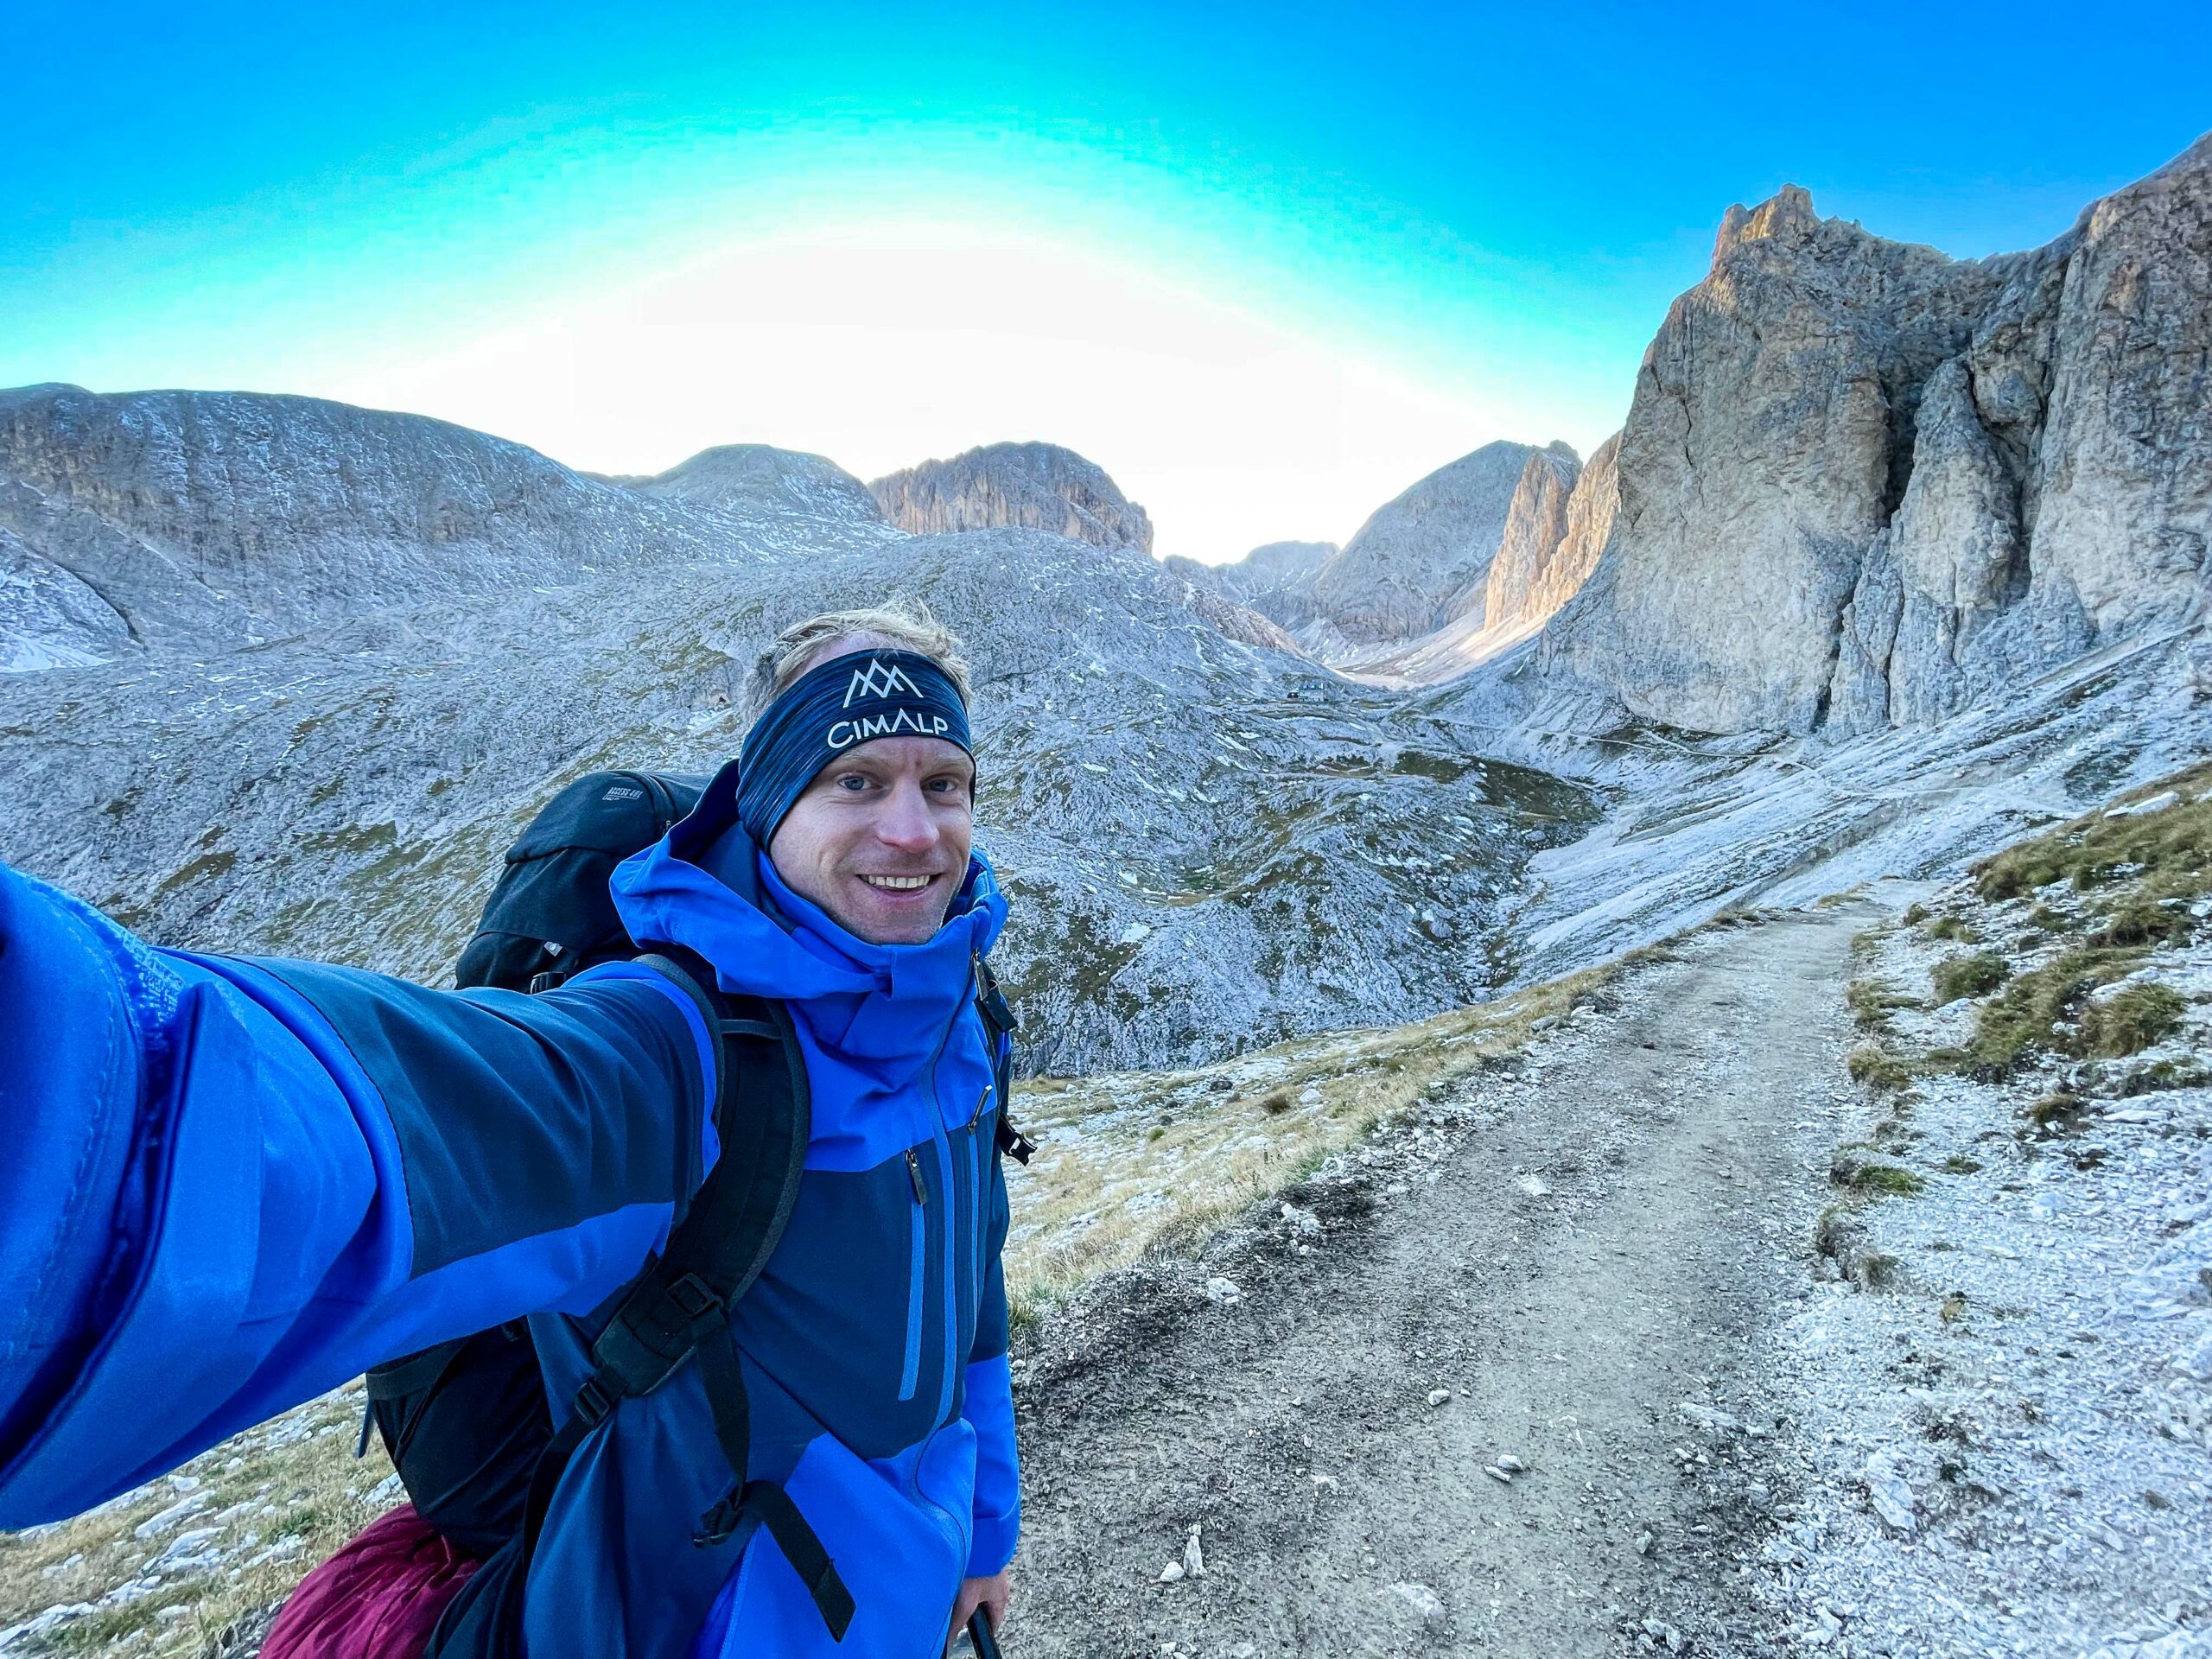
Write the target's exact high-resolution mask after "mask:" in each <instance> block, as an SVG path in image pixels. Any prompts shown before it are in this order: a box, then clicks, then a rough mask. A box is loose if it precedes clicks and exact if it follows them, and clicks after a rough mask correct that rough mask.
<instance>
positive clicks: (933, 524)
mask: <svg viewBox="0 0 2212 1659" xmlns="http://www.w3.org/2000/svg"><path fill="white" fill-rule="evenodd" d="M868 489H869V491H870V492H871V493H873V494H874V497H875V499H876V501H877V502H878V503H879V504H880V505H881V507H882V509H883V512H884V516H885V517H886V518H888V519H889V520H890V521H891V522H892V523H893V524H896V525H897V526H898V527H899V529H901V530H903V531H908V532H910V533H912V534H913V535H916V536H935V535H940V534H943V533H944V532H947V531H963V530H1001V529H1019V530H1043V531H1051V532H1052V534H1053V535H1055V536H1065V537H1070V538H1071V539H1073V540H1075V541H1078V542H1089V543H1090V544H1091V545H1092V546H1093V547H1126V548H1133V549H1135V550H1136V551H1138V552H1140V553H1144V554H1149V553H1150V552H1151V551H1152V520H1151V519H1150V518H1148V517H1147V516H1146V513H1145V510H1144V509H1143V508H1142V507H1141V506H1138V505H1136V504H1135V502H1133V501H1131V500H1130V499H1128V497H1126V496H1124V495H1123V494H1122V491H1121V486H1118V485H1117V484H1116V483H1115V482H1114V480H1112V479H1111V478H1109V477H1108V476H1107V475H1106V472H1105V469H1104V468H1103V467H1099V466H1097V465H1096V464H1095V463H1093V462H1091V461H1085V460H1084V458H1083V457H1082V456H1081V455H1078V454H1076V453H1075V451H1074V450H1072V449H1063V448H1060V447H1059V446H1058V444H1052V443H994V444H988V445H986V446H984V447H983V448H980V449H970V450H969V451H968V452H967V453H966V454H961V455H955V456H954V457H953V458H952V459H951V460H950V461H924V462H922V464H921V465H920V466H918V467H907V468H906V470H905V471H903V472H897V473H893V474H890V475H889V476H887V477H885V478H879V479H876V480H874V481H873V482H872V483H870V484H869V485H868Z"/></svg>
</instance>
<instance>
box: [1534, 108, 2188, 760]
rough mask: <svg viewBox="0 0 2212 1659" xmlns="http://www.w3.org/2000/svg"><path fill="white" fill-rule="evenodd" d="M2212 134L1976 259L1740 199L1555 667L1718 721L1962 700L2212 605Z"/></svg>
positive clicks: (1653, 370) (1661, 384)
mask: <svg viewBox="0 0 2212 1659" xmlns="http://www.w3.org/2000/svg"><path fill="white" fill-rule="evenodd" d="M2208 349H2212V139H2208V140H2204V141H2200V142H2199V143H2197V144H2196V145H2195V146H2194V147H2192V148H2191V149H2190V150H2188V151H2187V152H2186V153H2184V154H2183V156H2180V157H2179V158H2177V160H2176V161H2174V162H2171V164H2169V165H2168V166H2166V167H2164V168H2161V169H2160V170H2159V171H2158V172H2157V173H2155V174H2153V175H2151V176H2150V177H2149V178H2147V179H2145V180H2143V181H2140V182H2139V183H2137V184H2135V185H2133V186H2131V187H2129V188H2127V189H2125V190H2122V191H2120V192H2119V193H2117V194H2114V195H2113V196H2111V197H2108V198H2107V199H2106V200H2103V201H2101V202H2099V203H2097V204H2095V205H2094V207H2091V208H2090V209H2089V210H2088V212H2087V213H2085V214H2084V215H2083V216H2082V219H2081V221H2080V222H2079V223H2078V224H2077V225H2076V226H2075V228H2074V229H2073V230H2072V231H2071V232H2069V233H2068V234H2067V235H2065V236H2064V237H2062V238H2059V240H2057V241H2056V242H2055V243H2053V244H2051V245H2049V246H2047V247H2044V248H2042V249H2039V250H2037V251H2032V252H2029V253H2024V254H2010V255H2003V256H1999V257H1994V258H1990V259H1985V260H1976V261H1965V260H1952V259H1948V258H1946V257H1944V256H1943V255H1942V254H1940V253H1938V252H1936V251H1935V250H1933V249H1929V248H1923V247H1914V246H1907V245H1902V244H1899V243H1895V242H1890V241H1885V240H1884V239H1883V238H1879V237H1876V236H1873V235H1871V234H1869V233H1868V232H1866V231H1864V230H1862V229H1861V228H1860V227H1859V226H1857V225H1854V224H1849V223H1847V222H1844V221H1841V220H1837V219H1821V218H1820V217H1819V216H1818V215H1817V214H1815V213H1814V211H1813V207H1812V202H1811V200H1810V198H1809V197H1808V196H1807V194H1805V192H1803V191H1802V190H1800V189H1797V188H1794V187H1792V188H1788V189H1785V190H1784V191H1783V193H1782V194H1780V195H1778V196H1777V197H1775V198H1774V199H1773V200H1770V201H1768V202H1766V203H1764V204H1763V205H1762V206H1760V207H1758V208H1756V209H1751V210H1745V209H1744V208H1742V207H1735V208H1732V209H1730V210H1729V213H1728V214H1727V216H1726V219H1725V220H1724V222H1723V224H1722V226H1721V228H1720V233H1719V238H1718V240H1717V242H1716V244H1715V246H1714V251H1713V266H1712V270H1711V271H1710V273H1709V274H1708V275H1707V277H1706V279H1705V280H1704V281H1703V282H1702V283H1700V284H1699V285H1698V286H1697V287H1696V288H1694V289H1691V290H1690V291H1689V292H1688V293H1687V294H1685V295H1684V296H1682V297H1681V299H1680V300H1678V301H1677V302H1675V306H1674V308H1673V309H1672V310H1671V311H1670V312H1669V315H1668V318H1667V321H1666V323H1665V324H1664V326H1663V327H1662V328H1661V329H1660V331H1659V334H1658V336H1657V338H1656V339H1655V340H1653V342H1652V344H1651V346H1650V348H1649V351H1648V352H1647V353H1645V356H1644V359H1643V368H1642V370H1641V372H1640V373H1639V374H1638V377H1637V388H1636V395H1635V399H1634V403H1633V404H1632V406H1631V408H1630V416H1629V421H1628V425H1627V428H1626V429H1625V430H1624V433H1623V435H1622V438H1621V443H1620V449H1619V455H1618V477H1619V512H1618V521H1617V523H1616V524H1615V527H1614V530H1613V532H1612V535H1611V539H1610V541H1609V543H1607V545H1606V548H1605V554H1604V556H1603V557H1602V558H1601V559H1600V560H1599V563H1598V566H1597V568H1596V569H1595V571H1594V572H1593V573H1592V576H1591V579H1590V581H1589V582H1588V583H1587V584H1586V586H1585V587H1584V588H1583V590H1582V592H1581V593H1580V594H1579V595H1577V597H1576V598H1575V600H1574V601H1573V602H1572V603H1570V604H1569V605H1568V606H1567V607H1566V608H1565V609H1564V610H1563V611H1561V613H1560V615H1559V616H1558V617H1557V618H1556V619H1555V620H1554V622H1553V623H1552V624H1551V626H1549V627H1548V629H1547V631H1546V634H1545V638H1544V642H1543V646H1542V652H1541V655H1542V661H1543V664H1544V668H1545V671H1546V672H1547V674H1548V675H1550V676H1552V677H1555V678H1558V679H1560V680H1564V681H1567V682H1573V683H1581V684H1585V685H1592V686H1595V687H1597V688H1599V689H1600V690H1602V692H1603V693H1605V695H1606V696H1610V697H1611V698H1612V699H1615V700H1616V701H1617V702H1618V705H1619V706H1621V707H1623V708H1624V709H1625V710H1626V711H1627V712H1628V713H1630V714H1631V715H1637V716H1639V717H1642V718H1645V719H1650V720H1656V721H1665V722H1668V723H1670V724H1673V725H1677V726H1681V727H1686V728H1693V729H1696V730H1703V731H1713V732H1738V731H1747V730H1752V729H1779V730H1785V731H1795V732H1803V731H1809V730H1812V729H1815V728H1828V727H1833V728H1837V729H1840V730H1844V731H1859V730H1866V729H1868V728H1872V727H1877V726H1884V725H1888V724H1892V723H1895V724H1904V723H1925V722H1928V721H1935V720H1939V719H1942V717H1944V716H1945V715H1948V714H1949V713H1951V712H1953V711H1955V709H1958V708H1959V707H1961V705H1962V704H1963V703H1965V702H1967V701H1970V700H1973V699H1975V698H1978V697H1982V696H1988V695H1991V694H1993V692H1995V691H1996V690H1998V689H1999V688H2000V687H2002V686H2004V685H2005V684H2006V683H2009V682H2012V681H2013V680H2015V679H2017V678H2018V677H2020V676H2023V675H2032V674H2035V673H2038V672H2041V671H2045V670H2047V669H2049V668H2050V667H2052V666H2054V665H2056V664H2060V663H2063V662H2064V661H2066V660H2068V659H2069V658H2072V657H2074V656H2076V655H2078V654H2080V653H2081V652H2083V651H2085V650H2088V649H2090V648H2093V647H2094V646H2098V645H2104V644H2107V643H2109V642H2112V641H2115V640H2119V639H2125V638H2128V637H2131V636H2134V635H2137V634H2141V633H2144V632H2146V631H2151V630H2155V629H2158V628H2160V627H2164V626H2171V625H2173V624H2176V623H2178V622H2181V621H2183V620H2193V619H2195V618H2196V617H2198V616H2200V615H2201V609H2202V594H2203V588H2204V582H2205V572H2206V563H2205V544H2206V538H2207V537H2208V535H2209V534H2212V383H2208V381H2207V378H2206V375H2205V370H2204V366H2203V365H2204V363H2205V360H2206V354H2207V352H2208Z"/></svg>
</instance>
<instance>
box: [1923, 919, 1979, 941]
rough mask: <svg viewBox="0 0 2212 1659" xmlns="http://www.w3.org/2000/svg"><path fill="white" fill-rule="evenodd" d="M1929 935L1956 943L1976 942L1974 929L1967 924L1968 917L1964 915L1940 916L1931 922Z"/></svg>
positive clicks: (1932, 937)
mask: <svg viewBox="0 0 2212 1659" xmlns="http://www.w3.org/2000/svg"><path fill="white" fill-rule="evenodd" d="M1928 937H1929V938H1931V939H1948V940H1949V941H1951V942H1952V943H1953V944H1973V943H1974V929H1972V928H1971V927H1969V926H1967V918H1965V917H1963V916H1956V915H1953V916H1938V917H1937V918H1936V919H1935V920H1934V921H1932V922H1930V923H1929V925H1928Z"/></svg>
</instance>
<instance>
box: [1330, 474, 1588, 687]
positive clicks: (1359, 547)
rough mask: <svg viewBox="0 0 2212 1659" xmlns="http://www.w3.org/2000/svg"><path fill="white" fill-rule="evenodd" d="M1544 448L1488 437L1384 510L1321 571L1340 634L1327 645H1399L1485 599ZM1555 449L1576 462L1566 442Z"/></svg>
mask: <svg viewBox="0 0 2212 1659" xmlns="http://www.w3.org/2000/svg"><path fill="white" fill-rule="evenodd" d="M1538 453H1539V452H1538V451H1536V450H1535V449H1533V448H1530V447H1529V445H1527V444H1524V443H1509V442H1497V443H1489V444H1484V446H1483V447H1482V448H1479V449H1478V450H1476V451H1475V452H1474V453H1473V454H1467V455H1462V456H1461V457H1460V458H1459V460H1457V461H1453V462H1452V463H1451V464H1450V465H1449V466H1446V467H1439V468H1438V469H1437V470H1436V471H1434V472H1433V473H1431V474H1429V475H1428V476H1427V477H1426V478H1424V479H1422V480H1421V481H1420V482H1418V483H1416V484H1414V486H1412V487H1410V488H1409V489H1408V490H1406V491H1405V493H1402V494H1401V495H1400V496H1398V497H1397V498H1396V499H1394V500H1392V501H1390V502H1389V503H1387V504H1386V505H1383V506H1381V507H1378V508H1376V511H1375V512H1374V513H1373V514H1372V515H1370V517H1369V518H1368V520H1367V522H1366V523H1365V524H1362V525H1361V526H1360V528H1359V533H1358V534H1357V535H1356V536H1354V537H1352V538H1351V541H1349V542H1347V543H1345V544H1344V550H1343V551H1342V552H1340V553H1338V555H1337V556H1335V557H1334V558H1332V559H1331V560H1330V561H1329V562H1328V563H1326V564H1325V565H1323V566H1322V567H1321V568H1320V569H1319V570H1317V571H1315V572H1314V574H1313V580H1312V583H1311V587H1310V592H1311V594H1312V600H1313V610H1314V612H1315V613H1316V616H1317V618H1318V620H1320V621H1321V622H1323V623H1325V625H1326V626H1327V628H1328V629H1329V630H1331V631H1332V633H1333V636H1334V639H1332V640H1331V641H1329V642H1326V643H1330V644H1335V643H1337V642H1341V647H1340V648H1339V649H1338V650H1332V651H1329V652H1326V654H1328V655H1330V656H1331V657H1332V658H1333V657H1335V656H1338V655H1343V654H1348V652H1347V650H1346V649H1344V648H1348V650H1349V652H1357V649H1358V648H1359V647H1361V646H1363V645H1395V644H1397V643H1399V642H1402V641H1404V640H1408V639H1414V638H1415V637H1417V636H1419V635H1421V634H1425V633H1427V632H1430V631H1432V630H1433V629H1435V628H1439V627H1441V626H1443V625H1444V624H1446V623H1447V622H1449V621H1451V620H1453V619H1454V618H1455V617H1459V616H1462V615H1465V613H1467V612H1468V611H1469V610H1470V609H1471V608H1474V607H1479V606H1480V605H1481V604H1482V602H1483V597H1484V580H1485V579H1486V578H1487V576H1488V575H1489V574H1490V567H1491V561H1492V560H1493V559H1495V558H1496V557H1497V554H1498V550H1499V548H1500V547H1501V546H1502V545H1503V542H1504V538H1505V532H1506V525H1507V522H1508V520H1509V518H1510V517H1511V514H1512V511H1513V504H1514V498H1515V496H1516V493H1517V492H1518V491H1519V489H1520V486H1521V481H1522V474H1524V473H1525V472H1526V471H1527V469H1528V466H1529V461H1530V459H1531V458H1532V457H1533V456H1535V454H1538ZM1548 453H1550V454H1554V455H1555V456H1562V457H1564V459H1565V461H1567V463H1568V464H1569V465H1572V464H1573V460H1574V452H1573V450H1571V449H1569V448H1567V446H1566V445H1564V444H1554V445H1553V446H1552V448H1551V450H1550V451H1549V452H1548ZM1569 481H1570V482H1571V481H1572V480H1571V478H1570V480H1569Z"/></svg>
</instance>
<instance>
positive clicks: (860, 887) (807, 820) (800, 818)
mask: <svg viewBox="0 0 2212 1659" xmlns="http://www.w3.org/2000/svg"><path fill="white" fill-rule="evenodd" d="M975 784H976V763H975V762H974V761H972V760H969V758H968V753H967V751H966V750H964V749H963V748H962V747H960V746H959V745H958V744H957V743H948V742H946V741H944V739H943V738H941V737H879V738H876V739H874V741H870V742H867V743H861V744H858V745H856V746H855V747H853V748H851V749H849V750H848V751H846V752H845V753H843V754H841V755H839V756H838V757H837V758H836V760H832V761H831V762H830V763H829V765H828V766H825V767H823V769H822V771H821V772H819V773H818V774H817V776H816V778H815V779H814V781H813V782H812V783H810V784H809V785H807V786H806V792H805V793H804V794H803V795H801V796H800V797H799V798H798V800H797V801H796V802H794V803H793V804H792V806H791V810H790V811H789V812H788V813H786V814H785V817H784V821H783V822H782V823H779V824H778V825H777V826H776V833H775V834H774V836H772V837H770V839H769V842H768V857H769V859H770V861H772V862H773V863H774V865H775V867H776V874H778V875H779V876H781V877H783V879H784V884H785V886H786V887H790V888H791V891H792V892H794V893H798V894H799V895H800V896H801V897H802V898H805V899H812V900H813V901H814V902H815V903H816V904H817V905H819V906H821V907H822V908H823V910H825V911H827V912H829V916H830V918H831V919H833V920H834V921H836V923H837V924H838V925H839V926H841V927H842V928H843V929H845V931H847V932H849V933H852V934H855V935H857V936H858V937H859V938H863V939H866V940H868V942H869V943H870V944H921V943H922V942H923V941H924V940H925V939H927V938H930V936H931V935H932V934H933V933H935V932H936V931H938V927H940V926H941V925H943V924H944V912H945V911H946V910H947V909H948V908H949V907H950V905H951V903H952V898H953V895H954V894H955V893H958V892H959V891H960V884H961V882H962V881H963V880H965V879H966V877H967V874H968V847H969V842H971V841H972V840H973V839H974V838H975V833H976V802H975Z"/></svg>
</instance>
